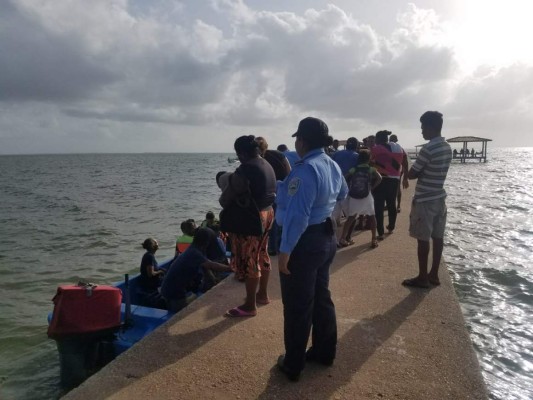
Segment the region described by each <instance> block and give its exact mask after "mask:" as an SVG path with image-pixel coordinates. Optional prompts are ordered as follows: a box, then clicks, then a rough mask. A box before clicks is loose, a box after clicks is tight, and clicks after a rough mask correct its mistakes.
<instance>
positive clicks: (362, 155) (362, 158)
mask: <svg viewBox="0 0 533 400" xmlns="http://www.w3.org/2000/svg"><path fill="white" fill-rule="evenodd" d="M369 161H370V151H368V150H366V149H363V150H360V151H359V158H358V159H357V163H358V164H368V162H369Z"/></svg>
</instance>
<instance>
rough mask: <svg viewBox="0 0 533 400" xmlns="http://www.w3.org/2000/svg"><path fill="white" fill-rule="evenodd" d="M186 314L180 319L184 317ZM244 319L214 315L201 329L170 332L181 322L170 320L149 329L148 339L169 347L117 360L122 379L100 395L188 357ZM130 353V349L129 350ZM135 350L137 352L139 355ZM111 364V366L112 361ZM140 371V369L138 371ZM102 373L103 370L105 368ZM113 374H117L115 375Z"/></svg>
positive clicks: (121, 387) (109, 393)
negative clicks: (152, 330)
mask: <svg viewBox="0 0 533 400" xmlns="http://www.w3.org/2000/svg"><path fill="white" fill-rule="evenodd" d="M186 318H187V314H186V315H184V316H183V317H182V318H181V319H182V320H183V319H186ZM244 320H245V319H238V318H223V319H217V321H216V322H215V323H213V324H212V325H209V326H206V327H205V328H202V329H196V330H191V331H190V332H187V333H184V334H172V333H170V332H169V329H170V328H171V327H172V325H174V324H176V323H183V321H173V322H170V325H169V326H168V327H162V328H160V329H159V331H157V332H156V333H152V336H153V337H152V338H151V339H156V340H157V343H159V344H160V343H164V346H165V348H168V349H171V351H160V350H161V349H160V348H159V347H158V349H157V357H142V355H141V357H140V362H141V364H139V361H138V360H139V358H137V359H136V360H135V361H134V360H133V359H132V360H131V361H132V362H131V363H130V362H122V363H120V365H121V369H120V372H119V375H120V376H122V377H123V378H125V379H121V380H116V381H115V382H114V383H113V385H110V386H108V387H109V389H112V390H111V391H110V392H108V393H104V392H105V390H103V391H102V392H101V393H100V394H101V398H106V397H109V396H111V395H113V394H115V393H118V392H120V391H121V390H122V389H123V388H124V387H127V386H129V385H131V384H132V381H133V380H136V379H142V378H144V377H146V376H148V375H150V374H151V373H154V372H157V371H158V370H160V369H162V368H165V367H166V366H168V365H171V364H174V363H176V362H178V361H179V360H180V359H182V358H185V357H187V356H188V355H190V354H192V353H194V352H195V351H197V350H198V349H199V348H200V347H203V346H205V345H206V344H207V343H208V342H210V341H211V340H213V339H214V338H216V337H217V336H218V335H220V334H222V333H223V332H224V331H225V330H226V329H228V328H231V327H234V326H235V325H236V324H238V323H240V322H242V321H244ZM131 355H133V352H132V353H131ZM138 355H139V354H138V352H137V356H138ZM124 356H125V358H127V357H128V356H130V354H129V353H124ZM124 365H126V367H125V368H123V367H124ZM112 366H114V365H113V364H112ZM140 371H142V373H141V372H140ZM104 373H105V372H104ZM115 376H116V375H115Z"/></svg>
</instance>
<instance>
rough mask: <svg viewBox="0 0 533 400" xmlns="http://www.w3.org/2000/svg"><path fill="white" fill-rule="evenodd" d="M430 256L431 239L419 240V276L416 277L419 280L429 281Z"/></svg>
mask: <svg viewBox="0 0 533 400" xmlns="http://www.w3.org/2000/svg"><path fill="white" fill-rule="evenodd" d="M428 257H429V241H425V240H419V241H418V276H417V277H416V278H415V279H416V280H418V281H419V282H425V283H427V282H428Z"/></svg>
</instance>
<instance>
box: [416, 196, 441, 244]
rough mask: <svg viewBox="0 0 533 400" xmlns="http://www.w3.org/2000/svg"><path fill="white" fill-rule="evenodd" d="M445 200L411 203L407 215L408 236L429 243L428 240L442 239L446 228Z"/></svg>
mask: <svg viewBox="0 0 533 400" xmlns="http://www.w3.org/2000/svg"><path fill="white" fill-rule="evenodd" d="M446 215H447V209H446V201H445V198H444V197H443V198H441V199H435V200H429V201H423V202H420V203H418V202H416V201H415V200H413V202H412V203H411V214H410V215H409V234H410V235H411V236H412V237H414V238H416V239H418V240H424V241H427V242H429V239H442V238H444V229H445V227H446Z"/></svg>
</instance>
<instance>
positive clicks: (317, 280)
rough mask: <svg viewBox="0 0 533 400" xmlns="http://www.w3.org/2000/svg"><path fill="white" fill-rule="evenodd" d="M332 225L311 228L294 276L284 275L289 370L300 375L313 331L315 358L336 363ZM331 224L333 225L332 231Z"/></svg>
mask: <svg viewBox="0 0 533 400" xmlns="http://www.w3.org/2000/svg"><path fill="white" fill-rule="evenodd" d="M331 223H332V221H331V220H329V219H328V221H327V222H325V223H322V224H318V225H311V226H309V227H308V228H307V229H306V231H305V232H304V233H303V235H302V236H301V238H300V240H299V241H298V244H297V245H296V247H295V248H294V250H293V251H292V253H291V257H290V259H289V264H288V268H289V271H290V272H291V274H290V275H285V274H280V282H281V296H282V299H283V316H284V337H285V361H284V364H285V366H286V367H287V368H288V369H289V370H291V371H293V372H300V371H301V370H302V369H303V368H304V366H305V352H306V349H307V342H308V340H309V334H310V332H311V327H312V329H313V333H312V346H313V354H314V356H315V357H316V358H317V359H322V360H333V359H334V358H335V351H336V346H337V321H336V316H335V305H334V304H333V301H332V300H331V293H330V291H329V289H328V286H329V267H330V265H331V263H332V261H333V258H334V257H335V253H336V251H337V238H336V237H335V233H334V232H333V228H332V227H331ZM327 224H330V226H329V228H328V227H327Z"/></svg>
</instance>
